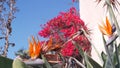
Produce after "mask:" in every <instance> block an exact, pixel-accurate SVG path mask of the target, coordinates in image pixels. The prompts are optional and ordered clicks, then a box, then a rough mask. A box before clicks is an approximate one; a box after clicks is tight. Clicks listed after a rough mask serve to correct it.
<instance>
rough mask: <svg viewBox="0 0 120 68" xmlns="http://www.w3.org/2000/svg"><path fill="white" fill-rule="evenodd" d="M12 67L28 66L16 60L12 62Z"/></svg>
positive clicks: (23, 67) (22, 67)
mask: <svg viewBox="0 0 120 68" xmlns="http://www.w3.org/2000/svg"><path fill="white" fill-rule="evenodd" d="M12 65H13V68H28V66H27V65H26V64H25V63H24V62H22V61H21V60H20V59H18V58H16V59H15V60H14V61H13V64H12Z"/></svg>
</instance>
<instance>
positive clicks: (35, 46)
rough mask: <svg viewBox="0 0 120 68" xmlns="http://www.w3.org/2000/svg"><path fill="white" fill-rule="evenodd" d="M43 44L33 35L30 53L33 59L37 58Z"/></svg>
mask: <svg viewBox="0 0 120 68" xmlns="http://www.w3.org/2000/svg"><path fill="white" fill-rule="evenodd" d="M40 51H41V45H40V42H39V41H38V42H37V41H36V40H35V38H34V37H33V36H32V42H31V41H29V55H30V57H31V59H35V58H37V57H38V56H39V55H40Z"/></svg>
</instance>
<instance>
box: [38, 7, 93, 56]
mask: <svg viewBox="0 0 120 68" xmlns="http://www.w3.org/2000/svg"><path fill="white" fill-rule="evenodd" d="M81 29H84V30H86V31H88V29H87V27H86V25H85V24H84V22H83V21H82V20H81V19H80V17H79V14H78V13H77V11H76V9H75V8H74V7H72V8H70V10H69V11H67V12H60V14H59V15H58V16H57V17H55V18H53V19H51V20H50V21H48V22H47V23H46V24H45V25H44V26H43V29H42V30H40V31H39V35H40V36H42V37H44V38H48V37H52V38H53V43H55V44H56V43H57V44H61V46H62V44H64V43H65V42H66V41H68V40H69V39H70V37H71V36H73V34H74V33H76V32H77V31H79V30H81ZM73 40H75V41H77V42H78V43H79V44H80V46H81V47H82V49H83V50H84V51H86V50H89V49H91V46H90V43H89V41H88V40H87V38H86V37H85V36H84V35H79V36H77V37H76V38H74V39H73ZM68 52H69V53H68ZM74 52H76V53H77V52H78V51H77V50H76V48H75V47H74V45H73V44H72V42H71V41H70V42H68V43H67V44H66V45H65V47H64V48H62V50H61V53H62V54H63V55H64V56H72V55H74ZM76 53H75V54H76ZM76 55H77V54H76Z"/></svg>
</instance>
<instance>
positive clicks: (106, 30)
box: [99, 17, 113, 36]
mask: <svg viewBox="0 0 120 68" xmlns="http://www.w3.org/2000/svg"><path fill="white" fill-rule="evenodd" d="M99 29H100V31H101V33H102V34H103V35H107V36H111V35H112V34H113V31H112V26H111V24H110V21H109V20H108V18H107V17H106V24H104V23H102V25H99Z"/></svg>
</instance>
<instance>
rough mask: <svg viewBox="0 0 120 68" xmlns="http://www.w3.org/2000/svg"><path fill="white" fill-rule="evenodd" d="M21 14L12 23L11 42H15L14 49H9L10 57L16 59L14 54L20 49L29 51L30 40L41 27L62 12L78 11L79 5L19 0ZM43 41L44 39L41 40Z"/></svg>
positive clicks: (68, 1) (65, 0) (66, 0)
mask: <svg viewBox="0 0 120 68" xmlns="http://www.w3.org/2000/svg"><path fill="white" fill-rule="evenodd" d="M16 5H17V7H18V9H19V12H17V13H16V15H15V16H16V18H15V19H14V21H13V22H12V29H13V30H12V31H13V32H12V36H11V38H10V42H15V44H16V45H15V46H14V47H10V48H9V52H8V57H9V58H12V59H13V58H15V55H14V53H15V52H16V51H18V50H19V49H28V38H30V36H31V35H34V36H37V35H38V32H39V30H41V28H40V25H41V24H45V23H46V22H47V21H49V20H50V19H52V18H53V17H55V16H57V15H58V14H59V12H61V11H67V10H68V9H69V8H70V7H72V6H74V7H76V8H77V9H78V7H79V6H78V3H74V4H72V0H17V4H16ZM39 39H40V40H42V38H39Z"/></svg>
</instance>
